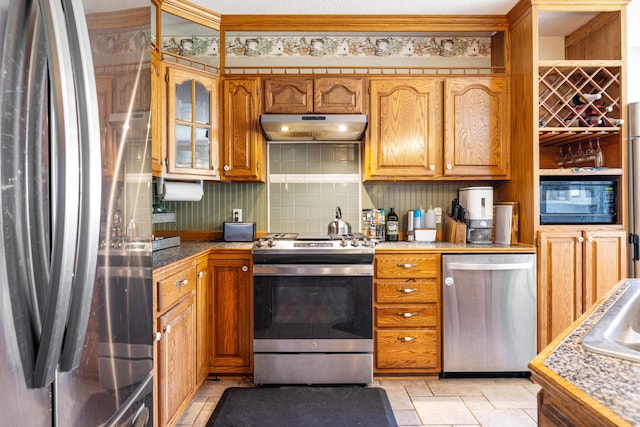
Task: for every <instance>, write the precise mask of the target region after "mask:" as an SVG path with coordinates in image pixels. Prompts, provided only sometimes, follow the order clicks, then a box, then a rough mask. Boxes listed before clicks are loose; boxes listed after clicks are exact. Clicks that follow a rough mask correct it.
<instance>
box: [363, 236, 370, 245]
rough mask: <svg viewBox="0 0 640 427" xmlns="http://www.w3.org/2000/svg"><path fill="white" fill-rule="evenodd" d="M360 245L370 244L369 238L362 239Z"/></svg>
mask: <svg viewBox="0 0 640 427" xmlns="http://www.w3.org/2000/svg"><path fill="white" fill-rule="evenodd" d="M362 246H366V247H369V246H371V244H370V243H369V239H367V238H366V237H365V238H364V239H362Z"/></svg>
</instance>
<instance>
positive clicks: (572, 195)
mask: <svg viewBox="0 0 640 427" xmlns="http://www.w3.org/2000/svg"><path fill="white" fill-rule="evenodd" d="M617 221H618V183H617V181H611V180H588V181H582V180H575V179H566V180H562V179H558V178H556V179H544V180H541V181H540V224H615V223H617Z"/></svg>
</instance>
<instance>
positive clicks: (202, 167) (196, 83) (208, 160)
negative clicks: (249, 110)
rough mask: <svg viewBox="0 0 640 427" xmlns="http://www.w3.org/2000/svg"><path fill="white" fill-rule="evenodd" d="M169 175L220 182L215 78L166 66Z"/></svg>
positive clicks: (217, 81) (216, 78)
mask: <svg viewBox="0 0 640 427" xmlns="http://www.w3.org/2000/svg"><path fill="white" fill-rule="evenodd" d="M167 75H168V90H167V93H168V100H167V101H168V102H167V103H168V107H169V111H168V113H169V114H168V118H169V123H168V137H169V138H168V160H169V161H168V165H167V166H168V172H169V173H173V174H188V175H199V176H206V177H209V179H219V177H220V174H219V168H218V159H219V152H218V115H217V108H216V107H217V105H218V99H217V98H218V84H219V78H218V77H217V76H215V75H210V74H206V73H198V72H196V71H193V70H185V69H182V68H177V67H174V66H167Z"/></svg>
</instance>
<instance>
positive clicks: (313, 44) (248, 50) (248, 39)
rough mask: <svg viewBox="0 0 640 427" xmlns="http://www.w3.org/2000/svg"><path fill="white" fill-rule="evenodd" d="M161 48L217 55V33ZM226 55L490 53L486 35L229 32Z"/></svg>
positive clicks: (174, 40)
mask: <svg viewBox="0 0 640 427" xmlns="http://www.w3.org/2000/svg"><path fill="white" fill-rule="evenodd" d="M162 49H163V50H165V51H168V52H171V53H174V54H177V55H182V56H187V57H189V56H203V55H204V56H219V55H220V38H219V37H213V36H212V37H175V36H167V37H163V38H162ZM225 52H226V55H227V56H229V57H245V56H246V57H370V56H377V57H394V56H396V57H405V58H406V57H459V58H477V57H483V58H484V57H490V56H491V38H490V37H447V36H443V37H433V36H425V37H419V36H413V37H396V36H362V37H351V36H349V37H347V36H327V35H318V36H314V35H304V36H301V35H294V36H231V37H227V38H226V41H225Z"/></svg>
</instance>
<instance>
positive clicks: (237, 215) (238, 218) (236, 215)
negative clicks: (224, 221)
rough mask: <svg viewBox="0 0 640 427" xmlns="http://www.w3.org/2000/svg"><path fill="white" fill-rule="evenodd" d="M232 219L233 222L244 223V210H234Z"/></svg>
mask: <svg viewBox="0 0 640 427" xmlns="http://www.w3.org/2000/svg"><path fill="white" fill-rule="evenodd" d="M232 217H233V222H242V209H234V210H233V214H232Z"/></svg>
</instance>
